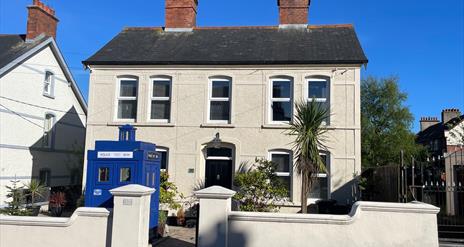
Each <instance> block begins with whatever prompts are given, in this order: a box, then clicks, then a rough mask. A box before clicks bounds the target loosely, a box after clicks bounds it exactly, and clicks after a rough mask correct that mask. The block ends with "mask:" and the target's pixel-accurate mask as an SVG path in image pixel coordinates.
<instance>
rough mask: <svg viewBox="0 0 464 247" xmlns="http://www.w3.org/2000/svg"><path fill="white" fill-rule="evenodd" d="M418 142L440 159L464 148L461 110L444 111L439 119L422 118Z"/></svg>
mask: <svg viewBox="0 0 464 247" xmlns="http://www.w3.org/2000/svg"><path fill="white" fill-rule="evenodd" d="M416 140H417V142H418V143H420V144H422V145H424V146H425V147H427V150H428V151H429V153H430V154H431V155H433V156H436V157H440V156H444V155H445V154H447V153H453V152H456V151H459V150H461V149H463V148H464V115H461V111H460V110H459V109H444V110H443V111H442V112H441V121H440V120H438V118H437V117H422V118H421V120H420V132H419V133H418V134H417V138H416Z"/></svg>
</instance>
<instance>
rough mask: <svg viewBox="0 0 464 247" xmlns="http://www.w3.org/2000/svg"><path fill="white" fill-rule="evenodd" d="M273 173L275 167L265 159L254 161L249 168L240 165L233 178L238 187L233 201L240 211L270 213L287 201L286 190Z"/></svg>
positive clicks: (243, 164)
mask: <svg viewBox="0 0 464 247" xmlns="http://www.w3.org/2000/svg"><path fill="white" fill-rule="evenodd" d="M275 171H276V165H275V164H274V163H272V162H271V161H267V160H265V159H256V160H255V163H254V164H253V165H251V166H248V164H247V163H242V164H241V165H240V168H239V171H238V172H237V173H236V174H235V178H234V185H235V186H236V187H238V192H237V194H235V196H234V200H237V201H238V202H239V203H240V206H239V208H240V211H248V212H272V211H276V210H278V209H279V206H278V204H280V203H283V202H285V201H286V200H287V199H286V197H287V195H288V190H287V188H286V187H285V185H284V184H283V183H282V181H281V180H279V179H278V177H277V176H276V174H275Z"/></svg>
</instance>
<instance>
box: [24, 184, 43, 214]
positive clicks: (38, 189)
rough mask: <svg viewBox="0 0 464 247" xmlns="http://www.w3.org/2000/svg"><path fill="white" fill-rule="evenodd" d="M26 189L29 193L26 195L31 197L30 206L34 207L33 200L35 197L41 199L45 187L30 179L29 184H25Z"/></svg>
mask: <svg viewBox="0 0 464 247" xmlns="http://www.w3.org/2000/svg"><path fill="white" fill-rule="evenodd" d="M25 187H26V189H27V190H28V191H29V192H28V195H30V196H31V205H32V207H34V203H35V199H36V198H37V197H43V194H42V193H43V192H44V190H45V186H44V185H42V184H41V183H40V182H39V181H38V180H36V179H32V180H31V181H30V182H29V183H27V184H25Z"/></svg>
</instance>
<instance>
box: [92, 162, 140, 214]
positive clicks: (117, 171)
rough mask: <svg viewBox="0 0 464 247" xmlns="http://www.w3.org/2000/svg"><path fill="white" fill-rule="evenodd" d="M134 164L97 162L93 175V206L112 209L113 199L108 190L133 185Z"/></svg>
mask: <svg viewBox="0 0 464 247" xmlns="http://www.w3.org/2000/svg"><path fill="white" fill-rule="evenodd" d="M135 169H136V163H135V162H128V161H125V162H124V161H120V162H117V161H115V162H98V163H97V164H96V166H95V171H94V174H95V176H96V179H94V180H93V181H94V190H93V191H91V193H92V194H93V195H94V197H93V200H95V204H94V205H99V206H100V207H107V208H111V207H113V197H112V195H111V193H110V191H109V190H110V189H113V188H116V187H120V186H124V185H127V184H131V183H134V179H135V178H134V176H135V174H136V170H135Z"/></svg>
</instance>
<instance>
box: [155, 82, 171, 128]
mask: <svg viewBox="0 0 464 247" xmlns="http://www.w3.org/2000/svg"><path fill="white" fill-rule="evenodd" d="M170 118H171V79H168V78H155V79H153V81H152V92H151V108H150V119H152V120H155V121H157V122H165V123H168V122H169V121H170Z"/></svg>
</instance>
